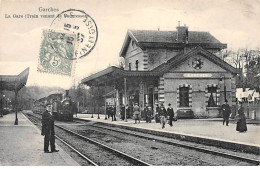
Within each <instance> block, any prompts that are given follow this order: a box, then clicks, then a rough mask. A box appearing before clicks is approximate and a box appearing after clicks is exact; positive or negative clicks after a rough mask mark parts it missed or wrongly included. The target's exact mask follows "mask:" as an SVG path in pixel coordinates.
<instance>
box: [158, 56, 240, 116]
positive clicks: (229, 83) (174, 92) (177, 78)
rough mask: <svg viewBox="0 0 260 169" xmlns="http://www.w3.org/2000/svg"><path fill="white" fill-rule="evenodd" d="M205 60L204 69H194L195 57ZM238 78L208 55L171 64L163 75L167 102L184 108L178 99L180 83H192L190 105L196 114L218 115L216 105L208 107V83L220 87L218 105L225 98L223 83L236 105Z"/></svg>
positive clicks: (232, 103) (230, 102)
mask: <svg viewBox="0 0 260 169" xmlns="http://www.w3.org/2000/svg"><path fill="white" fill-rule="evenodd" d="M198 57H200V59H202V60H203V62H204V64H203V66H202V68H201V69H198V70H195V69H194V68H193V67H192V66H191V64H192V60H193V59H194V58H198ZM234 79H235V78H233V77H232V74H231V73H230V72H227V71H225V70H224V69H223V68H221V67H219V66H218V65H216V64H215V63H213V62H211V61H210V60H208V59H207V58H204V57H201V56H194V57H191V58H189V59H187V60H186V61H184V62H183V63H182V64H181V65H178V66H177V67H174V68H172V69H171V70H170V71H169V72H168V73H166V74H164V76H163V80H164V81H163V82H164V84H163V86H164V104H165V105H168V104H169V103H171V104H172V107H173V108H174V110H175V111H176V110H177V109H182V108H180V107H179V103H178V96H179V93H178V87H179V86H181V85H189V86H190V88H191V90H190V91H191V92H192V93H191V104H190V106H191V107H190V108H191V109H192V110H193V111H194V114H195V116H196V117H217V116H218V115H219V112H218V109H217V108H208V107H207V101H208V98H209V97H208V96H207V91H206V90H207V87H208V85H214V86H217V88H218V99H219V100H218V106H220V105H222V104H223V103H224V101H225V99H224V86H226V97H227V100H228V102H229V104H230V105H231V106H232V105H235V102H234V101H235V99H234V97H235V93H234V89H235V88H234V86H235V81H234Z"/></svg>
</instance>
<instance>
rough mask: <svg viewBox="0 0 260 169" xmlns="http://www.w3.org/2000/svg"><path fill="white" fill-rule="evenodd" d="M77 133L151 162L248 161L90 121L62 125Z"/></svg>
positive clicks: (160, 163)
mask: <svg viewBox="0 0 260 169" xmlns="http://www.w3.org/2000/svg"><path fill="white" fill-rule="evenodd" d="M66 128H69V129H71V130H73V131H75V132H77V133H80V134H82V135H84V136H86V137H90V138H92V139H93V140H96V141H99V142H101V143H104V144H106V145H108V146H111V147H113V148H115V149H118V150H119V151H122V152H125V153H127V154H129V155H132V156H134V157H136V158H139V159H141V160H143V161H146V162H148V163H150V164H153V165H166V166H167V165H185V166H186V165H190V166H209V165H213V166H216V165H225V166H237V165H242V166H245V165H252V164H249V163H246V162H241V161H238V160H234V159H229V158H225V157H220V156H216V155H212V154H208V153H203V152H198V151H195V150H189V149H187V148H182V147H176V146H173V145H166V144H164V143H160V142H156V141H152V140H148V139H143V138H138V137H136V136H131V135H127V134H122V133H118V132H115V131H110V130H104V129H99V128H96V127H93V126H91V125H87V126H86V125H84V126H72V125H70V126H66Z"/></svg>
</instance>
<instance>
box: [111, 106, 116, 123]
mask: <svg viewBox="0 0 260 169" xmlns="http://www.w3.org/2000/svg"><path fill="white" fill-rule="evenodd" d="M111 116H112V121H116V106H115V105H113V106H112V107H111Z"/></svg>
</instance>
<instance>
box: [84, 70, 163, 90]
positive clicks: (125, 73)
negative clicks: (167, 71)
mask: <svg viewBox="0 0 260 169" xmlns="http://www.w3.org/2000/svg"><path fill="white" fill-rule="evenodd" d="M159 75H160V72H151V71H130V70H123V69H120V68H118V67H115V66H111V67H109V68H107V69H104V70H102V71H100V72H97V73H95V74H92V75H90V76H88V77H86V78H84V79H82V80H81V83H83V84H86V85H88V86H95V85H97V84H99V85H102V84H104V83H109V82H111V81H113V80H116V79H123V78H124V77H128V78H129V77H159Z"/></svg>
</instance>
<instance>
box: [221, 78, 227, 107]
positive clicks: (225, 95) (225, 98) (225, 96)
mask: <svg viewBox="0 0 260 169" xmlns="http://www.w3.org/2000/svg"><path fill="white" fill-rule="evenodd" d="M225 78H226V77H225V74H221V75H220V81H222V79H223V81H224V102H225V101H226V100H227V89H226V82H225Z"/></svg>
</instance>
